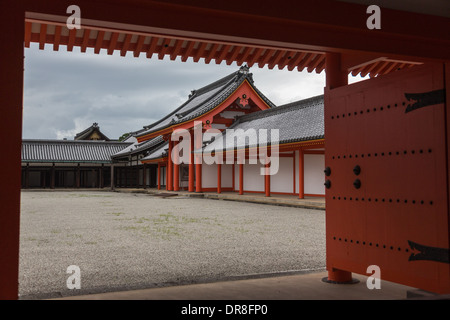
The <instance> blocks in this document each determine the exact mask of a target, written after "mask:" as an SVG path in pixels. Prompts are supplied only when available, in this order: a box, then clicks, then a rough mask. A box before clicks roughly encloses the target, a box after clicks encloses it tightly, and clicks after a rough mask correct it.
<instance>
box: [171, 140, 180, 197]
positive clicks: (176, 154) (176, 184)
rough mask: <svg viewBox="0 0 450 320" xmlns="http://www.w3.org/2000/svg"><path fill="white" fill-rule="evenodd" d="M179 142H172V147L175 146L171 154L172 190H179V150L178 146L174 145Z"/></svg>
mask: <svg viewBox="0 0 450 320" xmlns="http://www.w3.org/2000/svg"><path fill="white" fill-rule="evenodd" d="M178 143H179V142H174V143H173V147H174V148H175V150H172V152H173V151H175V152H174V154H173V161H174V162H173V190H174V191H179V190H180V164H179V161H180V152H179V150H178V147H176V145H178Z"/></svg>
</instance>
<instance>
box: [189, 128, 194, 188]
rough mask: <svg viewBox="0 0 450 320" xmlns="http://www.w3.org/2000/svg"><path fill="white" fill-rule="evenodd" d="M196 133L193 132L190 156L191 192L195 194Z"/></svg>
mask: <svg viewBox="0 0 450 320" xmlns="http://www.w3.org/2000/svg"><path fill="white" fill-rule="evenodd" d="M194 171H195V167H194V131H191V150H190V154H189V189H188V190H189V192H194V180H195V179H194Z"/></svg>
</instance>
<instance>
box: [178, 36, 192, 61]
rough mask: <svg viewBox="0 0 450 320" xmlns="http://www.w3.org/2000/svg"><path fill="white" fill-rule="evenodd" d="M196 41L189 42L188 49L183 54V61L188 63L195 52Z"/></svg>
mask: <svg viewBox="0 0 450 320" xmlns="http://www.w3.org/2000/svg"><path fill="white" fill-rule="evenodd" d="M194 46H195V41H189V42H188V44H187V46H186V49H185V50H184V52H183V53H182V54H181V61H183V62H186V61H187V59H188V58H189V57H190V56H191V55H192V51H194Z"/></svg>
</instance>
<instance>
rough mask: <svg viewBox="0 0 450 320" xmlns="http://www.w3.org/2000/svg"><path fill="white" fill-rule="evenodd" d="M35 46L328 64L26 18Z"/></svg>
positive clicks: (384, 63) (370, 72)
mask: <svg viewBox="0 0 450 320" xmlns="http://www.w3.org/2000/svg"><path fill="white" fill-rule="evenodd" d="M31 43H38V44H39V49H41V50H44V48H45V47H46V45H47V46H52V47H53V50H54V51H59V50H60V48H61V46H65V47H66V49H67V51H69V52H70V51H73V49H74V48H75V47H79V48H80V50H81V52H86V51H87V49H88V48H89V49H93V52H94V53H95V54H100V53H101V52H106V53H107V54H108V55H112V54H113V53H114V52H119V53H120V55H121V56H126V55H127V54H132V55H133V56H134V57H141V56H143V55H145V56H146V57H147V58H152V57H154V56H157V57H158V59H161V60H162V59H164V58H167V57H168V58H170V59H171V60H175V59H177V58H178V57H179V58H180V59H181V61H183V62H185V61H187V60H188V59H189V58H192V60H193V61H194V62H199V61H200V59H204V62H205V63H206V64H209V63H211V62H212V60H214V62H215V63H216V64H220V63H222V62H224V63H226V64H227V65H230V64H232V63H233V62H236V63H237V65H238V66H240V65H242V64H244V63H245V64H247V65H248V66H249V67H252V66H254V65H257V66H258V67H260V68H262V67H265V66H267V67H268V68H269V69H273V68H275V67H277V68H278V69H280V70H281V69H284V68H287V70H289V71H292V70H297V71H307V72H316V73H321V72H322V71H324V70H325V65H326V59H325V52H317V51H304V50H293V49H289V48H278V47H265V46H256V45H247V44H241V43H230V42H220V41H209V40H204V39H194V38H187V37H174V36H167V35H161V34H150V33H140V32H136V31H125V30H116V29H107V28H99V27H94V26H86V25H83V26H82V27H81V29H71V30H69V29H68V28H67V26H66V24H65V23H60V22H51V21H44V20H36V19H29V18H27V19H26V20H25V44H24V45H25V47H26V48H29V47H30V44H31ZM414 64H415V63H410V62H405V61H395V60H389V59H385V58H381V59H377V60H376V61H371V62H369V63H367V64H364V65H361V66H358V67H355V68H353V69H351V70H348V71H349V73H351V74H352V75H353V76H357V75H358V74H359V75H361V76H363V77H365V76H370V77H375V76H378V75H383V74H387V73H390V72H393V71H396V70H400V69H404V68H409V67H411V66H413V65H414Z"/></svg>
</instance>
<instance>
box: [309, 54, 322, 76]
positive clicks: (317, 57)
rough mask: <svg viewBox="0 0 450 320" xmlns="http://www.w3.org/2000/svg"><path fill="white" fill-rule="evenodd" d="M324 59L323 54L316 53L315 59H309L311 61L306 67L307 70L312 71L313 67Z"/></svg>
mask: <svg viewBox="0 0 450 320" xmlns="http://www.w3.org/2000/svg"><path fill="white" fill-rule="evenodd" d="M324 60H325V55H323V54H318V55H316V59H314V60H313V61H311V63H310V64H309V66H308V68H307V70H308V72H313V71H314V69H315V68H316V67H317V66H318V65H319V64H320V63H321V62H322V61H324Z"/></svg>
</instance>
